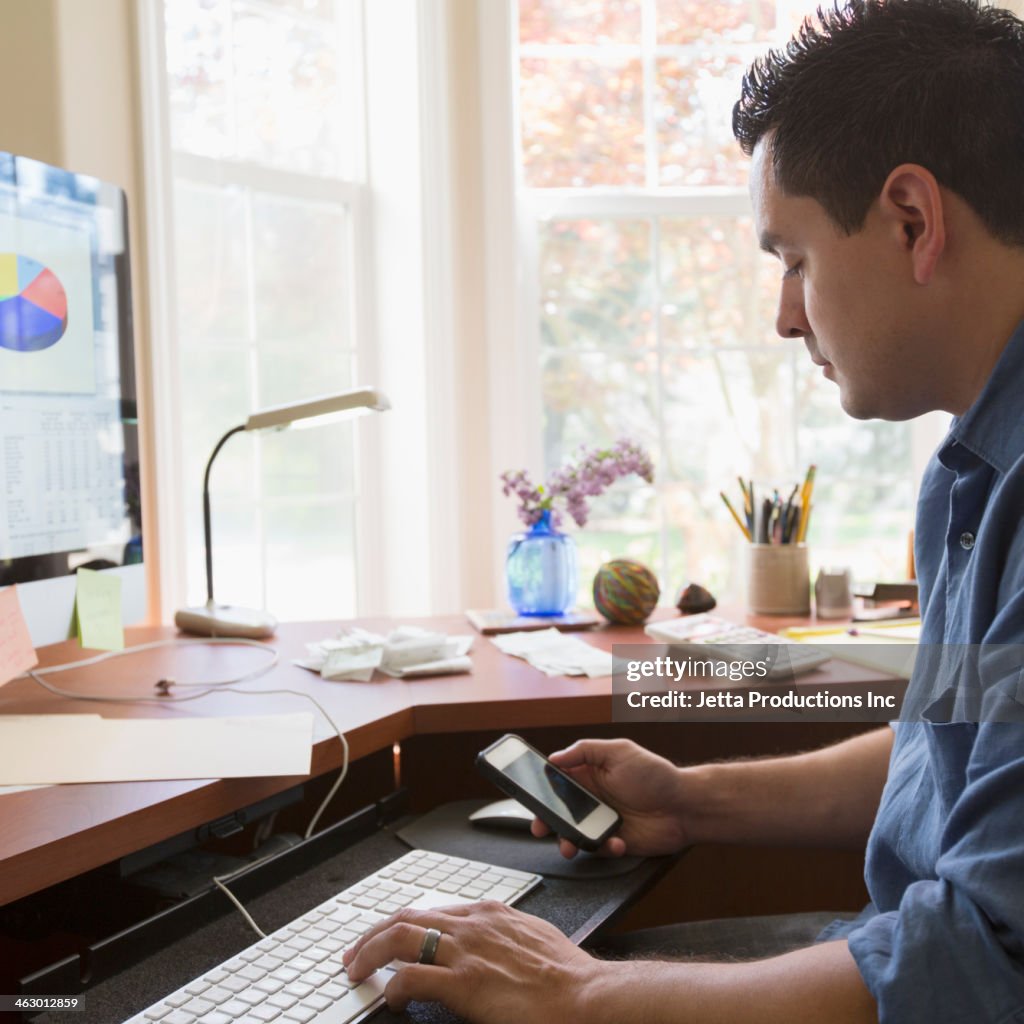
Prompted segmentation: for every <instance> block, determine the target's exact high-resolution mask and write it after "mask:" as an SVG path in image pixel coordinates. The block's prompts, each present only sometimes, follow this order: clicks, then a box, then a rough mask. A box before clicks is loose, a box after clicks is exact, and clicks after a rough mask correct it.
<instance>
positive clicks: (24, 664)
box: [0, 587, 39, 686]
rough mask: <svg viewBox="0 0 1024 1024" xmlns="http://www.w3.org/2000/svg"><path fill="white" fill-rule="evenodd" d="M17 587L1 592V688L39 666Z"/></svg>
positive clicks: (7, 588)
mask: <svg viewBox="0 0 1024 1024" xmlns="http://www.w3.org/2000/svg"><path fill="white" fill-rule="evenodd" d="M38 662H39V659H38V658H37V657H36V651H35V648H34V647H33V646H32V638H31V637H30V636H29V634H28V626H27V625H26V623H25V616H24V615H22V613H21V602H20V601H19V600H18V591H17V588H15V587H6V588H5V589H4V590H0V686H3V685H4V683H6V682H9V681H10V680H11V679H13V678H14V677H15V676H20V675H21V673H22V672H24V671H25V670H26V669H30V668H32V666H33V665H36V664H38Z"/></svg>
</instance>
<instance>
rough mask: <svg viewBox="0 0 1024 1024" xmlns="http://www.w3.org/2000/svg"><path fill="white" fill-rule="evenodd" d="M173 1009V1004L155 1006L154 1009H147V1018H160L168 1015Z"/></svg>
mask: <svg viewBox="0 0 1024 1024" xmlns="http://www.w3.org/2000/svg"><path fill="white" fill-rule="evenodd" d="M173 1009H174V1007H173V1006H166V1005H164V1006H154V1007H153V1009H152V1010H147V1011H146V1015H145V1016H146V1020H160V1019H161V1018H162V1017H166V1016H167V1014H169V1013H170V1012H171V1011H172V1010H173Z"/></svg>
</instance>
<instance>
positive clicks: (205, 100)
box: [164, 0, 233, 157]
mask: <svg viewBox="0 0 1024 1024" xmlns="http://www.w3.org/2000/svg"><path fill="white" fill-rule="evenodd" d="M228 12H229V7H228V0H173V2H172V0H167V2H166V3H165V4H164V18H165V25H166V39H167V44H166V46H167V78H168V82H167V85H168V89H167V91H168V97H169V111H170V122H171V145H172V146H173V148H174V149H177V150H181V151H183V152H186V153H197V154H199V155H202V156H213V157H218V156H226V155H227V154H228V153H230V152H231V150H232V148H233V143H232V130H231V125H230V117H229V113H228V79H229V78H230V75H231V66H230V59H229V56H228V51H227V47H228V17H229V13H228Z"/></svg>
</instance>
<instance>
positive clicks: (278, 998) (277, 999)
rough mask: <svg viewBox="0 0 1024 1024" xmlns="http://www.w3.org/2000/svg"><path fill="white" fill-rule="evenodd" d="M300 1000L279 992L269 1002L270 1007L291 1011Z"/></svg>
mask: <svg viewBox="0 0 1024 1024" xmlns="http://www.w3.org/2000/svg"><path fill="white" fill-rule="evenodd" d="M298 1001H299V1000H298V999H297V998H296V997H295V996H290V995H287V994H286V993H284V992H278V993H277V994H276V995H273V996H271V997H270V998H269V999H268V1000H267V1005H268V1006H276V1007H277V1008H278V1009H279V1010H290V1009H291V1008H292V1007H293V1006H294V1005H295V1004H296V1003H297V1002H298Z"/></svg>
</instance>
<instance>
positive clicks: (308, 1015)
mask: <svg viewBox="0 0 1024 1024" xmlns="http://www.w3.org/2000/svg"><path fill="white" fill-rule="evenodd" d="M281 1019H282V1020H287V1021H294V1022H295V1024H309V1022H310V1021H311V1020H315V1019H316V1010H306V1009H303V1008H302V1007H301V1006H296V1007H295V1009H294V1010H289V1011H288V1012H287V1013H286V1014H285V1015H284V1016H283V1017H282V1018H281Z"/></svg>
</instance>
